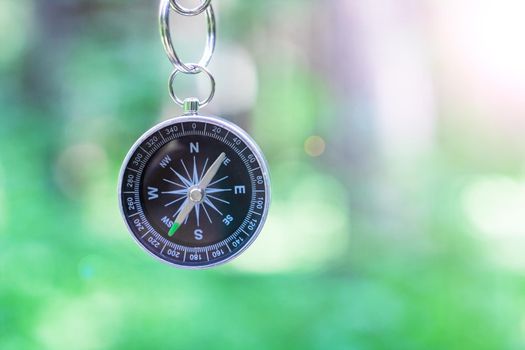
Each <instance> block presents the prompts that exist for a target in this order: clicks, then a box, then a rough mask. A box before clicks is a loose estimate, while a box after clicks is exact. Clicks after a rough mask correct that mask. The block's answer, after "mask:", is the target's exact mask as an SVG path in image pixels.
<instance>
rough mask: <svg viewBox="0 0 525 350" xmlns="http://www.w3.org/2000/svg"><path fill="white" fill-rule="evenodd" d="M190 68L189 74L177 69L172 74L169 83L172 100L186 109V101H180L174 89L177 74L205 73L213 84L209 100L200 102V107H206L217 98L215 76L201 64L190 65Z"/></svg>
mask: <svg viewBox="0 0 525 350" xmlns="http://www.w3.org/2000/svg"><path fill="white" fill-rule="evenodd" d="M188 66H189V67H190V68H191V71H189V72H185V71H183V70H179V69H175V70H174V71H173V73H171V75H170V81H169V89H170V95H171V98H172V99H173V101H175V103H176V104H178V105H179V106H181V107H184V100H182V99H180V98H179V97H178V96H177V94H176V93H175V91H174V89H173V83H174V82H175V78H176V77H177V74H179V73H183V74H199V73H202V72H204V73H206V75H208V77H209V78H210V83H211V92H210V95H209V96H208V98H207V99H205V100H204V101H200V100H199V107H205V106H207V105H208V104H209V103H210V102H211V100H212V99H213V97H214V96H215V78H214V77H213V75H212V74H211V73H210V71H209V70H207V69H206V68H205V67H203V66H201V65H199V64H195V63H188Z"/></svg>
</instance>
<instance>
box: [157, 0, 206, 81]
mask: <svg viewBox="0 0 525 350" xmlns="http://www.w3.org/2000/svg"><path fill="white" fill-rule="evenodd" d="M171 1H172V0H162V1H161V4H160V14H159V20H160V34H161V37H162V43H163V44H164V48H165V49H166V53H167V54H168V58H169V59H170V61H171V63H172V64H173V66H174V67H175V69H176V70H179V71H182V72H184V73H191V72H192V69H191V68H190V67H188V65H187V64H185V63H183V62H182V61H181V60H180V58H179V56H178V55H177V52H176V51H175V48H174V47H173V41H172V39H171V33H170V12H171V11H170V9H171V5H170V4H171ZM206 21H207V24H208V35H207V38H206V48H205V50H204V53H203V54H202V57H201V59H200V61H199V63H198V64H197V66H200V67H208V65H209V64H210V61H211V58H212V57H213V52H214V51H215V35H216V23H215V13H214V11H213V6H212V5H211V4H210V5H209V6H208V7H206Z"/></svg>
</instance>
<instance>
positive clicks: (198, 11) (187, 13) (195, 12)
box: [170, 0, 211, 16]
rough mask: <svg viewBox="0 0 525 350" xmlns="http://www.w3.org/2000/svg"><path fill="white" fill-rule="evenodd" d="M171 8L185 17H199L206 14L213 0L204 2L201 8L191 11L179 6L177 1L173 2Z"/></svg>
mask: <svg viewBox="0 0 525 350" xmlns="http://www.w3.org/2000/svg"><path fill="white" fill-rule="evenodd" d="M170 2H171V7H172V8H173V9H174V10H175V11H177V12H178V13H179V14H181V15H183V16H197V15H200V14H201V13H203V12H204V10H206V9H207V8H208V6H210V3H211V0H204V1H203V2H202V3H201V4H200V5H199V6H197V7H195V8H193V9H190V8H187V7H184V6H182V5H179V3H178V2H177V0H171V1H170Z"/></svg>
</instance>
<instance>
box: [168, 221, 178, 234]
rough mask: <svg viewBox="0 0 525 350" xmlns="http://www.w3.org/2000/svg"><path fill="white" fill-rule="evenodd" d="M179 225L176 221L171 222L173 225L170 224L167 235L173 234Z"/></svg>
mask: <svg viewBox="0 0 525 350" xmlns="http://www.w3.org/2000/svg"><path fill="white" fill-rule="evenodd" d="M179 227H180V224H177V223H176V222H175V223H174V224H173V226H171V228H170V232H168V235H169V236H170V237H173V235H174V234H175V232H177V230H178V229H179Z"/></svg>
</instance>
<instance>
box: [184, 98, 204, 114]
mask: <svg viewBox="0 0 525 350" xmlns="http://www.w3.org/2000/svg"><path fill="white" fill-rule="evenodd" d="M200 106H201V104H200V101H199V99H197V98H187V99H185V100H184V114H185V115H196V114H198V113H199V108H200Z"/></svg>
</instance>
